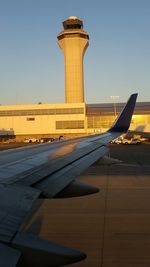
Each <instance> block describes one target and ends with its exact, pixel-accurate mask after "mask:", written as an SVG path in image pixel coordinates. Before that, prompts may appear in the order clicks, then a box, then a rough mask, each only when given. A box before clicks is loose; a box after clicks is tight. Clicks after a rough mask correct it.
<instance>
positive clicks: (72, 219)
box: [29, 144, 150, 267]
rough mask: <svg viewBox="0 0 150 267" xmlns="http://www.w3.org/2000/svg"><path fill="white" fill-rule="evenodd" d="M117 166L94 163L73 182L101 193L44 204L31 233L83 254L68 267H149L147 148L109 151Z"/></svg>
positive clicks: (112, 148) (149, 166)
mask: <svg viewBox="0 0 150 267" xmlns="http://www.w3.org/2000/svg"><path fill="white" fill-rule="evenodd" d="M110 156H111V157H113V158H117V159H119V160H121V161H122V162H120V161H111V160H107V158H106V159H105V160H102V161H98V162H96V163H95V164H94V165H92V166H91V167H90V168H88V169H87V171H86V172H85V173H84V174H83V175H82V176H80V177H78V179H80V180H82V181H83V182H86V183H89V184H91V185H94V186H97V187H99V188H100V192H99V193H97V194H94V195H89V196H85V197H77V198H68V199H58V200H57V199H51V200H44V202H43V203H42V204H41V206H40V208H39V210H38V211H37V212H36V213H35V214H34V215H33V217H32V219H31V221H30V223H29V224H31V223H33V222H34V223H35V225H36V221H38V219H40V220H41V219H42V224H41V227H40V228H39V227H38V228H36V227H31V228H32V230H31V229H30V230H31V231H32V232H38V234H39V235H40V236H41V237H43V238H45V239H48V240H51V241H54V242H56V243H60V244H63V245H65V246H69V247H72V248H76V249H78V250H81V251H84V252H85V253H86V254H87V259H86V260H84V261H82V262H80V263H76V264H74V265H68V267H71V266H74V267H135V266H136V267H149V266H150V145H146V144H141V145H110Z"/></svg>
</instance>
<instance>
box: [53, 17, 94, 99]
mask: <svg viewBox="0 0 150 267" xmlns="http://www.w3.org/2000/svg"><path fill="white" fill-rule="evenodd" d="M70 22H72V23H73V24H71V25H70ZM80 23H82V21H80V20H78V19H77V18H76V19H73V20H72V19H70V18H69V19H68V20H67V21H65V22H64V25H65V26H64V27H65V29H64V31H63V32H61V33H60V34H59V35H58V44H59V46H60V48H61V49H62V51H63V54H64V63H65V102H66V103H82V102H84V78H83V76H84V75H83V57H84V53H85V51H86V48H87V47H88V43H89V42H88V39H89V36H88V34H87V33H86V32H85V31H83V30H82V29H81V28H77V27H80V26H81V25H80ZM68 26H69V28H68Z"/></svg>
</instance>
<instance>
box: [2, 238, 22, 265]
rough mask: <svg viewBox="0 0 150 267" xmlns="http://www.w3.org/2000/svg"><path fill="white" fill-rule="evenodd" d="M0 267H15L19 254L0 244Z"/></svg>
mask: <svg viewBox="0 0 150 267" xmlns="http://www.w3.org/2000/svg"><path fill="white" fill-rule="evenodd" d="M0 252H1V253H0V266H1V267H16V265H17V263H18V260H19V258H20V256H21V252H20V251H18V250H16V249H14V248H11V247H9V246H7V245H4V244H1V243H0Z"/></svg>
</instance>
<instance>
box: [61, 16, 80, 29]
mask: <svg viewBox="0 0 150 267" xmlns="http://www.w3.org/2000/svg"><path fill="white" fill-rule="evenodd" d="M63 27H64V30H67V29H82V28H83V21H82V20H80V19H78V18H77V17H75V16H70V17H69V18H68V19H66V20H65V21H63Z"/></svg>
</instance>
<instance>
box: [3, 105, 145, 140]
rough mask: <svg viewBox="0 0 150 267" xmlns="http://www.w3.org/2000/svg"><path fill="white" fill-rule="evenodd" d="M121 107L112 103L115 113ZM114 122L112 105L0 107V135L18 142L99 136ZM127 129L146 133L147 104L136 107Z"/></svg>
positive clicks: (121, 106)
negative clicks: (15, 139) (95, 134)
mask: <svg viewBox="0 0 150 267" xmlns="http://www.w3.org/2000/svg"><path fill="white" fill-rule="evenodd" d="M123 106H124V103H118V104H116V111H117V114H118V113H119V112H120V111H121V109H122V108H123ZM114 120H115V114H114V106H113V104H112V103H107V104H87V105H86V104H85V103H68V104H36V105H35V104H34V105H11V106H0V125H1V128H0V132H1V134H8V135H9V134H14V135H15V136H16V137H17V139H19V140H24V138H27V137H33V136H34V137H36V138H42V137H58V136H60V135H63V136H66V137H70V136H79V135H86V134H94V133H102V132H104V131H106V130H107V129H108V128H110V127H111V125H112V123H113V121H114ZM130 130H132V131H139V132H150V102H138V103H137V104H136V107H135V112H134V115H133V118H132V122H131V125H130Z"/></svg>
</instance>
